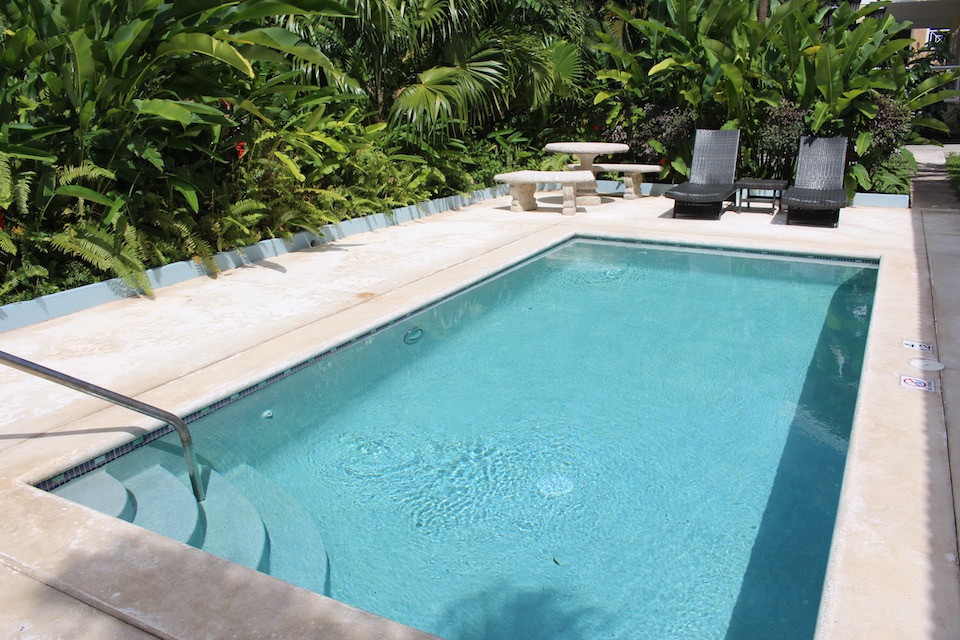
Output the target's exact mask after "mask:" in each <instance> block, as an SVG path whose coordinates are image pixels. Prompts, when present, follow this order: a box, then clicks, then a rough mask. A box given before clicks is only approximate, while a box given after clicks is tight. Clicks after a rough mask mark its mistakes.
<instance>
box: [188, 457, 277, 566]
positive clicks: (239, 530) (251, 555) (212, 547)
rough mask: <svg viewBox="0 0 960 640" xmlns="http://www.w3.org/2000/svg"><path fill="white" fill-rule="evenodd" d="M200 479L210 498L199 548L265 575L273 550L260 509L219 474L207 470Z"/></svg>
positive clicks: (206, 502)
mask: <svg viewBox="0 0 960 640" xmlns="http://www.w3.org/2000/svg"><path fill="white" fill-rule="evenodd" d="M201 476H202V478H203V484H204V486H205V488H206V494H207V497H206V499H205V500H204V501H203V502H201V503H200V510H201V512H202V513H203V521H204V537H203V544H201V545H199V546H200V548H201V549H203V550H204V551H206V552H208V553H212V554H213V555H215V556H219V557H221V558H224V559H225V560H230V561H231V562H236V563H237V564H242V565H243V566H245V567H250V568H251V569H257V570H258V571H263V572H266V571H267V567H268V560H267V558H268V554H269V549H270V547H269V546H268V543H267V532H266V531H265V530H264V523H263V520H262V518H261V514H260V513H258V511H257V508H256V507H255V506H254V505H253V504H252V503H251V501H250V500H248V499H247V497H246V496H245V495H244V494H243V493H241V491H239V490H238V489H237V488H236V487H235V486H234V485H233V484H232V483H231V482H230V481H229V480H227V479H226V478H224V477H223V476H222V475H220V474H219V473H217V472H216V471H213V470H211V469H209V468H206V467H204V468H203V470H202V472H201ZM187 490H188V491H189V489H187ZM192 497H193V496H192V494H191V499H192Z"/></svg>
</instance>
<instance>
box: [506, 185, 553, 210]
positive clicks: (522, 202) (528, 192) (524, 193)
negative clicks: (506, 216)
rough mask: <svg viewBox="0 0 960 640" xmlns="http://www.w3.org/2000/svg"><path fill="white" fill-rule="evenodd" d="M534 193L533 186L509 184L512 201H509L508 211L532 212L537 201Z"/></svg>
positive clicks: (535, 189) (535, 187)
mask: <svg viewBox="0 0 960 640" xmlns="http://www.w3.org/2000/svg"><path fill="white" fill-rule="evenodd" d="M564 189H566V187H564ZM536 191H537V185H535V184H511V185H510V195H511V196H513V200H511V201H510V211H534V210H535V209H536V208H537V199H536V198H535V197H534V195H533V194H534V193H536Z"/></svg>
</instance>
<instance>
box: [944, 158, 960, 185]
mask: <svg viewBox="0 0 960 640" xmlns="http://www.w3.org/2000/svg"><path fill="white" fill-rule="evenodd" d="M947 177H949V178H950V182H952V183H953V186H955V187H956V188H957V192H958V193H960V155H957V154H955V153H951V154H950V155H948V156H947Z"/></svg>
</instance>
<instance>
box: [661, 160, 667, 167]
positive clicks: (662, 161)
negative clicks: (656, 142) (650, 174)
mask: <svg viewBox="0 0 960 640" xmlns="http://www.w3.org/2000/svg"><path fill="white" fill-rule="evenodd" d="M665 164H667V159H666V158H660V166H661V167H662V166H664V165H665Z"/></svg>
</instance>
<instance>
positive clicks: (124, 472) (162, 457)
mask: <svg viewBox="0 0 960 640" xmlns="http://www.w3.org/2000/svg"><path fill="white" fill-rule="evenodd" d="M155 465H156V466H161V467H163V468H164V469H166V470H167V471H169V472H170V473H172V474H173V475H175V476H176V477H178V478H181V479H182V480H184V482H186V483H187V484H188V485H189V482H190V480H189V476H188V474H187V463H186V461H185V460H184V459H183V450H182V449H180V448H179V446H178V445H173V444H170V443H165V442H162V441H156V442H151V443H150V444H147V445H144V446H142V447H140V448H139V449H137V450H136V451H133V452H131V453H129V454H127V455H124V456H120V457H119V458H117V459H116V460H113V461H112V462H110V464H108V465H107V466H106V469H108V470H109V472H110V475H112V476H113V477H115V478H117V479H118V480H120V481H121V482H126V481H127V480H128V479H129V478H132V477H133V476H135V475H137V474H138V473H140V472H142V471H143V470H144V469H146V468H147V467H152V466H155ZM200 466H201V467H202V466H203V465H202V464H201V465H200Z"/></svg>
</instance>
